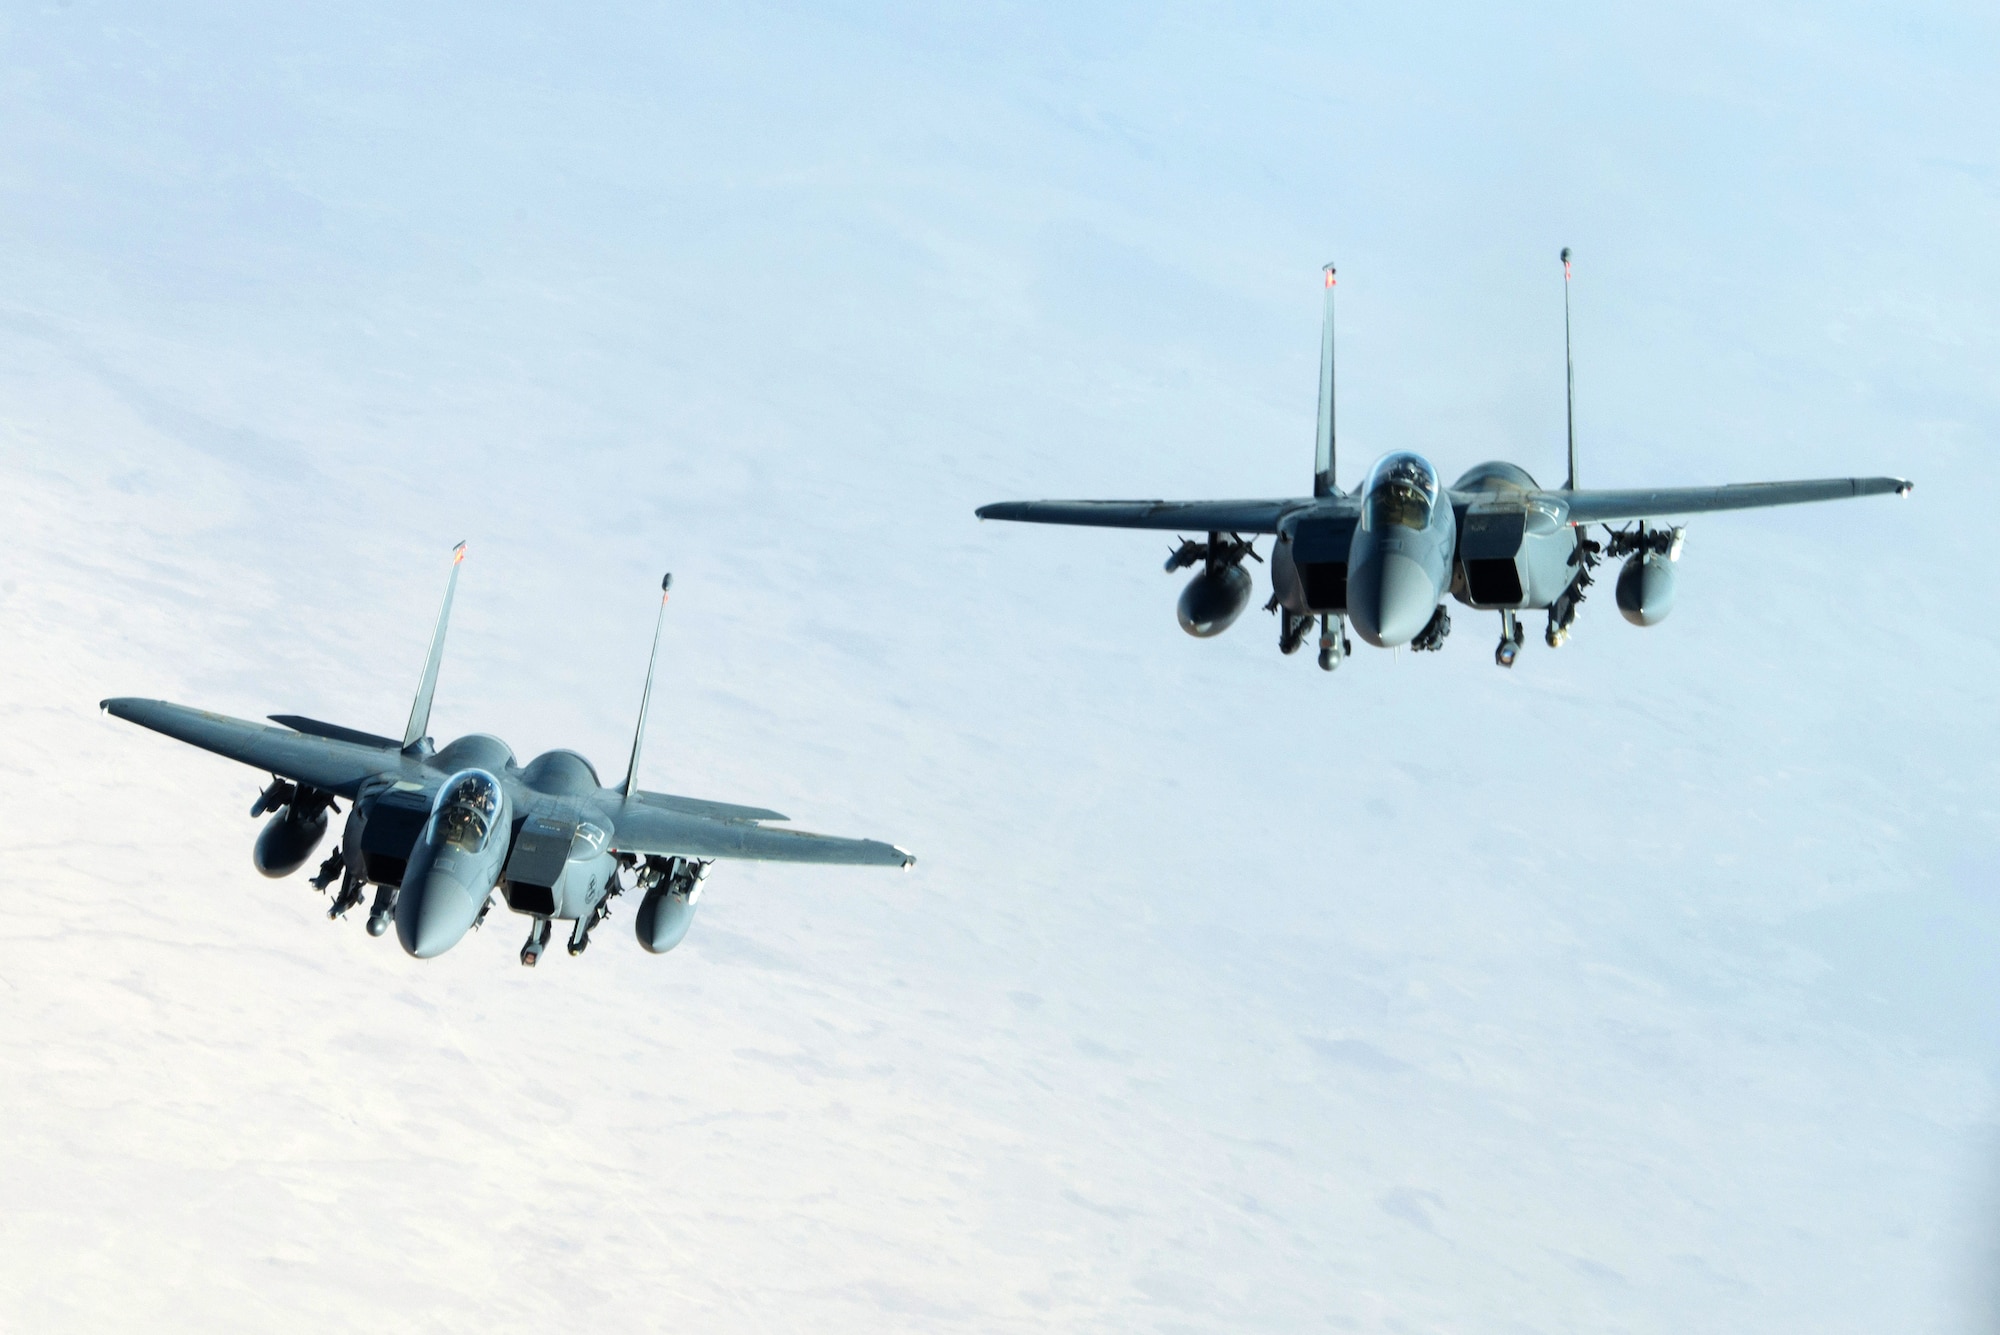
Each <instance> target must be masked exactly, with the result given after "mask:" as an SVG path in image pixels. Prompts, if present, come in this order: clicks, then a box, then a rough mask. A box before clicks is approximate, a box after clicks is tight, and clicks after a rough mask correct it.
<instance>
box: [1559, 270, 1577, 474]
mask: <svg viewBox="0 0 2000 1335" xmlns="http://www.w3.org/2000/svg"><path fill="white" fill-rule="evenodd" d="M1562 262H1563V377H1564V380H1565V382H1566V384H1567V387H1568V390H1569V481H1568V482H1566V483H1564V484H1563V486H1564V489H1565V490H1567V491H1575V490H1576V362H1575V361H1574V360H1572V359H1571V357H1570V351H1569V247H1568V246H1564V247H1563V253H1562Z"/></svg>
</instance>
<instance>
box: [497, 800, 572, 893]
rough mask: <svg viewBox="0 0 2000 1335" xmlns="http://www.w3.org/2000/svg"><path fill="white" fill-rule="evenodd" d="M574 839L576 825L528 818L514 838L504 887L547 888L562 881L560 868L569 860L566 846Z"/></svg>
mask: <svg viewBox="0 0 2000 1335" xmlns="http://www.w3.org/2000/svg"><path fill="white" fill-rule="evenodd" d="M575 839H576V822H575V821H572V820H551V819H550V818H549V817H547V816H530V817H528V818H527V819H526V820H524V821H522V822H521V832H520V833H519V834H517V835H516V836H515V837H514V852H513V855H512V856H511V857H509V858H508V859H507V871H506V877H507V882H508V884H510V885H512V884H515V883H517V882H518V883H520V884H522V885H538V886H543V887H549V886H553V885H555V884H556V883H557V882H558V881H560V880H562V874H563V866H564V865H565V864H566V863H567V862H568V861H569V848H570V844H571V843H572V842H574V840H575Z"/></svg>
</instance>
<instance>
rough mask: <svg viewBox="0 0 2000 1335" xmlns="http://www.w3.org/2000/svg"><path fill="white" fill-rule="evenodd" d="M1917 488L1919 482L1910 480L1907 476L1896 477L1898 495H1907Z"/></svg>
mask: <svg viewBox="0 0 2000 1335" xmlns="http://www.w3.org/2000/svg"><path fill="white" fill-rule="evenodd" d="M1916 489H1917V484H1916V483H1914V482H1912V481H1910V479H1908V478H1906V477H1899V478H1897V479H1896V494H1897V495H1898V496H1907V495H1909V494H1910V493H1911V492H1913V491H1915V490H1916Z"/></svg>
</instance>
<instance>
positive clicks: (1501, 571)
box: [1465, 556, 1521, 607]
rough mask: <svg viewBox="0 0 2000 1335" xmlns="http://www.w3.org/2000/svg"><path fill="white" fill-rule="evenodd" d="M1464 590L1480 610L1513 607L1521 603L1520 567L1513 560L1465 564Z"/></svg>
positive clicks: (1495, 558)
mask: <svg viewBox="0 0 2000 1335" xmlns="http://www.w3.org/2000/svg"><path fill="white" fill-rule="evenodd" d="M1465 588H1466V593H1467V595H1468V597H1469V598H1470V600H1471V601H1472V602H1473V603H1474V604H1476V605H1478V606H1480V607H1515V606H1518V605H1519V604H1520V601H1521V568H1520V567H1519V566H1517V565H1515V564H1514V558H1513V557H1511V556H1509V557H1494V558H1488V559H1486V560H1483V561H1467V562H1466V563H1465Z"/></svg>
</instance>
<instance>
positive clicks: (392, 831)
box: [361, 788, 431, 885]
mask: <svg viewBox="0 0 2000 1335" xmlns="http://www.w3.org/2000/svg"><path fill="white" fill-rule="evenodd" d="M430 815H431V804H430V800H429V798H427V797H426V796H425V795H424V794H423V793H421V792H400V791H397V790H396V789H393V788H392V789H390V790H389V791H387V792H384V793H381V794H378V795H377V796H376V797H375V798H374V799H373V800H371V801H370V802H369V803H368V810H367V815H366V816H365V817H364V818H363V820H362V823H361V860H362V867H361V874H362V875H364V876H366V877H367V878H368V879H369V880H370V881H373V882H374V883H375V884H377V885H401V884H402V883H403V869H404V867H405V866H406V865H407V864H408V862H409V860H410V850H411V849H413V848H415V847H416V846H417V840H418V839H419V838H421V837H422V836H423V832H424V822H425V821H427V820H429V819H430Z"/></svg>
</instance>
